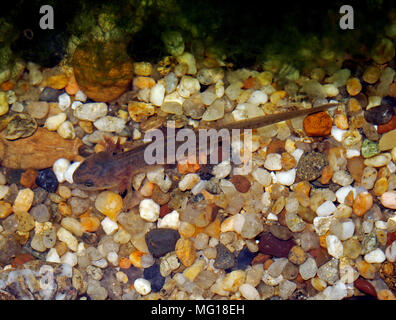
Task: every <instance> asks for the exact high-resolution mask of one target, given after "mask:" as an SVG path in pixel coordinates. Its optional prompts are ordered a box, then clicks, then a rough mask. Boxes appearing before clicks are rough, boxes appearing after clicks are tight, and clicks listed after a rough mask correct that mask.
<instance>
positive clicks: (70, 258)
mask: <svg viewBox="0 0 396 320" xmlns="http://www.w3.org/2000/svg"><path fill="white" fill-rule="evenodd" d="M61 263H65V264H68V265H69V266H71V267H74V266H75V265H77V255H76V254H75V253H72V252H66V253H65V254H64V255H63V256H62V257H61Z"/></svg>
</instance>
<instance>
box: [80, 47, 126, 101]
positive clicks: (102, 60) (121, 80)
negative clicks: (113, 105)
mask: <svg viewBox="0 0 396 320" xmlns="http://www.w3.org/2000/svg"><path fill="white" fill-rule="evenodd" d="M73 69H74V75H75V78H76V80H77V83H78V85H79V87H80V88H81V90H82V91H83V92H84V93H85V94H86V95H87V96H88V97H89V98H91V99H92V100H95V101H103V102H109V101H112V100H115V99H117V98H118V97H119V96H120V95H121V94H123V93H124V92H125V91H127V89H128V87H129V85H130V83H131V80H132V71H133V63H132V60H131V59H130V58H129V56H128V54H127V52H126V46H125V44H124V43H121V42H99V41H94V42H85V43H82V44H80V45H79V46H78V47H77V49H76V51H75V52H74V56H73Z"/></svg>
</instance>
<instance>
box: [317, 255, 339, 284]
mask: <svg viewBox="0 0 396 320" xmlns="http://www.w3.org/2000/svg"><path fill="white" fill-rule="evenodd" d="M338 264H339V261H338V260H337V259H331V260H330V261H328V262H326V263H325V264H323V265H322V266H320V267H319V268H318V271H317V275H318V277H319V278H320V279H322V280H324V281H326V282H327V283H328V284H330V285H333V284H335V283H336V282H337V281H338V279H339V276H338Z"/></svg>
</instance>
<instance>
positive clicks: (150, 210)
mask: <svg viewBox="0 0 396 320" xmlns="http://www.w3.org/2000/svg"><path fill="white" fill-rule="evenodd" d="M159 213H160V206H159V205H158V204H157V203H155V202H154V201H153V200H151V199H144V200H142V201H141V202H140V204H139V214H140V216H141V217H142V218H143V219H144V220H146V221H150V222H155V221H157V220H158V218H159Z"/></svg>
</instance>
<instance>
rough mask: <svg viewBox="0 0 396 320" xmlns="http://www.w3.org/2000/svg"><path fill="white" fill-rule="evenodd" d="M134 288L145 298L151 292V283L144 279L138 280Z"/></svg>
mask: <svg viewBox="0 0 396 320" xmlns="http://www.w3.org/2000/svg"><path fill="white" fill-rule="evenodd" d="M133 286H134V288H135V290H136V291H137V292H138V293H139V294H141V295H142V296H145V295H147V294H149V293H150V292H151V283H150V281H148V280H146V279H144V278H138V279H136V280H135V282H134V283H133Z"/></svg>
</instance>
